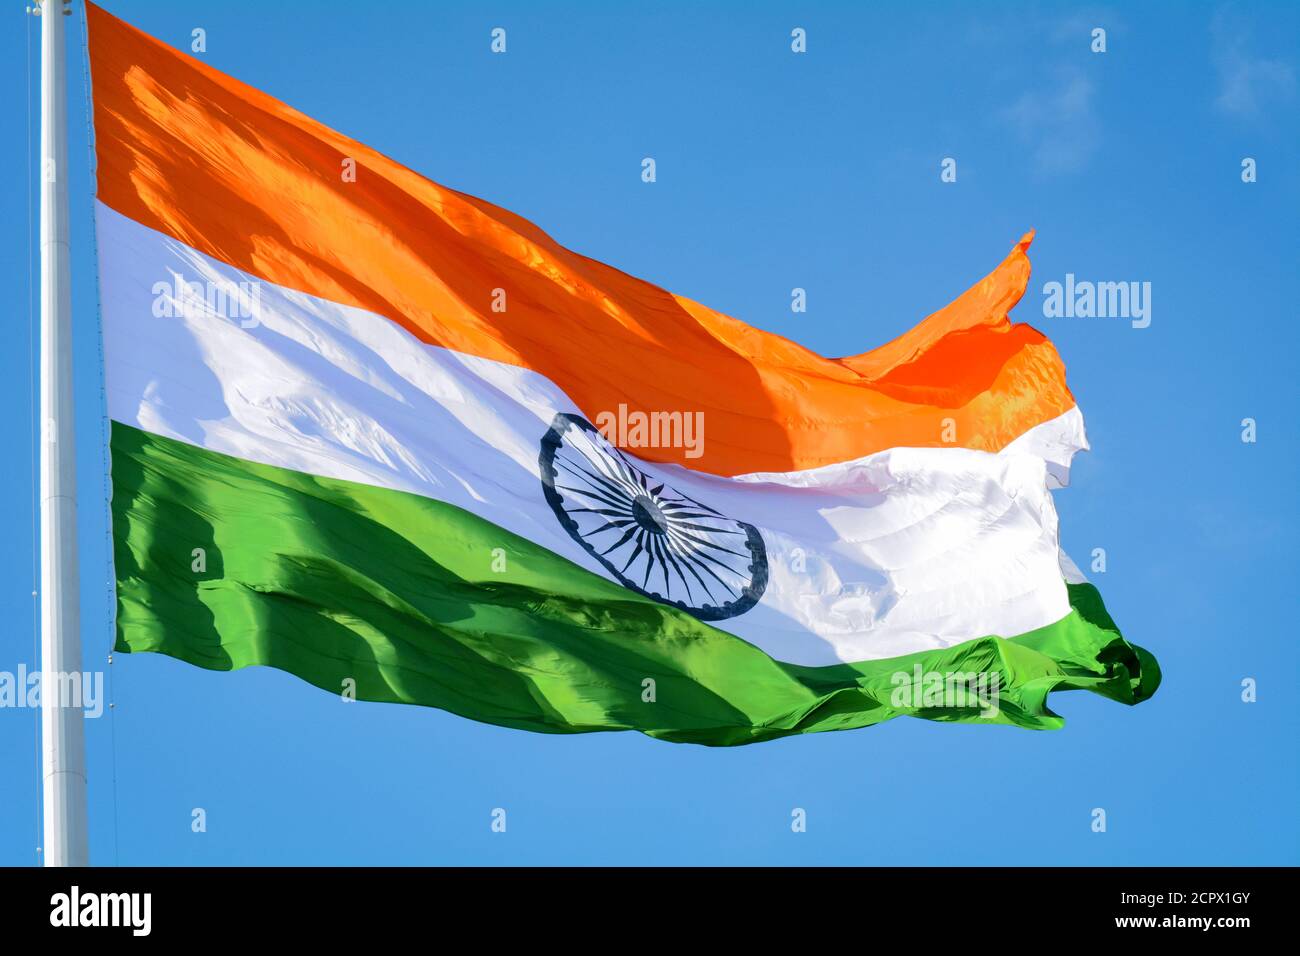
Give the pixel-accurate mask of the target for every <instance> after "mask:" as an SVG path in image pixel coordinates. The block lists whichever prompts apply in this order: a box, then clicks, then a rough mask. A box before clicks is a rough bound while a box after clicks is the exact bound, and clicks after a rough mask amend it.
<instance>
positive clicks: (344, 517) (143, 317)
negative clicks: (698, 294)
mask: <svg viewBox="0 0 1300 956" xmlns="http://www.w3.org/2000/svg"><path fill="white" fill-rule="evenodd" d="M87 9H88V16H89V24H90V59H91V72H92V80H93V94H94V121H95V138H96V150H97V160H98V202H97V212H96V215H97V224H98V225H97V228H98V230H99V243H98V246H99V250H100V284H101V299H102V311H103V321H104V336H105V361H106V372H105V375H106V387H107V394H108V409H109V415H110V417H111V419H112V437H111V456H112V468H111V470H112V486H113V501H112V517H113V537H114V560H115V566H116V582H117V647H118V649H119V650H122V651H159V652H162V653H165V654H169V655H171V656H173V657H177V658H180V659H182V660H186V661H189V662H191V663H193V664H197V665H199V666H201V667H206V668H212V669H218V670H225V669H233V668H238V667H244V666H248V665H251V664H263V665H269V666H273V667H278V668H281V669H283V670H286V671H288V672H290V673H293V674H296V675H297V676H299V677H301V678H302V679H304V680H307V681H310V682H311V683H313V684H316V685H318V686H320V687H323V688H325V689H327V690H330V691H333V692H335V693H343V692H348V691H354V692H355V695H356V696H357V697H359V698H361V699H367V700H376V701H400V702H407V703H418V704H425V705H429V706H434V707H440V708H443V709H445V710H448V711H451V712H454V713H457V714H462V715H464V716H467V717H472V718H474V719H477V720H482V721H488V722H490V723H494V724H500V725H504V726H508V727H519V728H525V729H529V730H536V731H546V732H557V733H572V732H585V731H595V730H621V729H635V730H640V731H642V732H644V733H647V734H650V735H652V736H655V737H659V738H663V739H666V740H674V741H690V742H695V743H702V744H714V745H727V744H740V743H749V742H752V741H757V740H766V739H770V738H773V737H780V736H784V735H788V734H795V733H805V732H811V731H819V730H840V729H846V728H850V727H861V726H866V725H869V724H874V723H878V722H879V721H882V720H885V719H888V718H890V717H894V716H897V715H899V714H910V715H913V716H918V717H925V718H930V719H935V720H958V721H972V722H979V721H982V722H987V723H1004V724H1014V725H1018V726H1023V727H1033V728H1052V727H1058V726H1060V725H1061V723H1062V721H1061V719H1060V718H1059V717H1057V716H1056V715H1054V714H1053V713H1052V712H1051V711H1050V710H1049V709H1048V708H1047V706H1046V698H1047V695H1048V693H1049V692H1050V691H1052V690H1055V689H1066V688H1086V689H1089V690H1092V691H1095V692H1096V693H1099V694H1102V695H1104V696H1106V697H1110V698H1113V699H1115V700H1118V701H1123V702H1125V703H1130V704H1132V703H1136V702H1138V701H1141V700H1145V699H1146V698H1147V697H1149V696H1150V695H1151V694H1152V693H1153V692H1154V690H1155V688H1156V685H1157V684H1158V682H1159V670H1158V668H1157V666H1156V663H1155V661H1154V659H1153V658H1152V657H1151V656H1150V655H1149V654H1147V653H1146V652H1145V651H1143V650H1142V649H1140V648H1138V647H1135V646H1133V645H1131V644H1129V643H1128V642H1127V641H1125V640H1124V638H1123V637H1122V636H1121V635H1120V633H1119V631H1118V630H1117V628H1116V627H1115V624H1114V622H1113V621H1112V620H1111V619H1110V617H1109V616H1108V615H1107V613H1106V611H1105V609H1104V608H1103V606H1102V603H1101V600H1100V598H1099V596H1098V595H1097V592H1096V590H1095V589H1094V588H1093V587H1092V586H1091V585H1089V584H1087V583H1086V582H1084V581H1083V579H1082V577H1081V576H1080V575H1078V573H1077V571H1076V570H1075V569H1074V567H1073V565H1072V564H1069V562H1068V559H1063V556H1062V555H1061V554H1060V552H1059V548H1058V543H1057V541H1058V535H1057V522H1056V513H1055V510H1054V507H1053V504H1052V497H1051V494H1050V492H1049V487H1059V486H1060V485H1062V484H1064V483H1065V481H1066V480H1067V479H1068V473H1069V465H1070V460H1071V457H1072V456H1073V454H1074V452H1075V451H1076V450H1079V449H1081V448H1086V447H1087V444H1086V439H1085V438H1084V432H1083V424H1082V418H1081V416H1080V414H1079V411H1078V409H1077V407H1076V406H1075V403H1074V399H1073V398H1072V396H1071V395H1070V393H1069V391H1068V389H1067V388H1066V386H1065V373H1064V368H1063V366H1062V364H1061V361H1060V359H1059V357H1058V356H1057V354H1056V351H1055V349H1053V347H1052V345H1051V343H1049V342H1048V341H1047V340H1046V339H1045V338H1044V337H1043V336H1042V335H1040V334H1039V333H1038V332H1036V331H1034V330H1033V329H1031V328H1030V327H1028V326H1026V325H1015V324H1012V323H1011V322H1010V320H1009V318H1008V312H1009V310H1010V309H1011V308H1012V307H1013V306H1014V305H1015V303H1016V302H1017V301H1018V300H1019V299H1020V296H1021V295H1022V294H1023V292H1024V289H1025V286H1026V283H1027V282H1028V277H1029V260H1028V257H1027V249H1028V246H1029V241H1030V237H1028V236H1027V237H1025V239H1023V240H1022V241H1021V242H1020V243H1018V244H1017V245H1016V246H1015V248H1014V249H1013V250H1012V251H1011V253H1010V255H1009V256H1008V257H1007V258H1006V260H1005V261H1003V263H1002V264H1001V265H999V266H998V267H997V269H995V270H994V271H993V272H992V273H991V274H990V275H989V276H988V277H987V278H985V279H984V280H983V281H981V282H980V283H978V284H977V285H976V286H974V287H973V288H971V289H970V290H969V291H967V292H966V293H965V294H963V295H962V296H961V297H960V298H958V299H957V300H956V301H955V302H953V303H952V304H951V305H949V306H947V307H946V308H944V309H942V310H940V311H939V312H937V313H935V314H933V315H931V316H929V317H928V318H926V319H925V320H924V321H923V322H921V323H920V324H919V325H918V326H917V327H916V328H914V329H913V330H912V331H910V332H908V333H906V334H905V335H903V336H901V337H900V338H898V339H896V340H895V341H893V342H891V343H889V344H888V345H885V346H883V347H881V348H879V349H876V350H875V351H872V352H868V353H865V354H863V355H858V356H853V357H850V358H841V359H827V358H823V357H821V356H818V355H816V354H814V353H812V352H809V351H808V350H806V349H804V348H801V347H800V346H798V345H796V344H794V343H792V342H789V341H787V340H785V339H782V338H780V337H778V336H774V335H771V334H768V333H764V332H761V331H758V330H756V329H753V328H750V327H748V326H746V325H744V324H743V323H741V322H738V321H736V320H734V319H731V318H728V317H727V316H724V315H721V314H719V313H717V312H714V311H712V310H710V309H708V308H706V307H704V306H702V305H699V304H698V303H695V302H692V301H690V300H687V299H684V298H682V297H679V296H674V295H671V294H669V293H667V292H665V291H663V290H662V289H659V288H657V287H655V286H652V285H650V284H648V283H645V282H642V281H640V280H637V279H634V278H632V277H630V276H628V275H626V274H624V273H621V272H619V271H617V270H615V269H613V268H610V267H609V266H606V265H603V264H601V263H599V262H596V261H594V260H591V259H587V258H585V257H583V256H580V255H577V254H575V253H573V252H570V251H569V250H567V249H564V248H563V247H561V246H559V245H558V244H557V243H555V242H554V241H553V240H552V239H551V238H550V237H548V236H547V235H546V234H545V233H543V232H541V231H540V230H539V229H538V228H537V227H535V226H533V225H532V224H531V223H528V222H526V221H525V220H523V219H521V218H519V217H518V216H515V215H513V214H511V213H509V212H506V211H505V210H502V209H499V208H497V207H495V206H492V205H490V204H488V203H485V202H483V201H482V200H479V199H475V198H473V197H469V196H466V195H463V194H461V193H457V192H455V191H453V190H450V189H446V188H444V187H441V186H438V185H436V184H435V183H432V182H430V181H428V180H426V179H424V178H423V177H421V176H419V175H417V174H415V173H413V172H411V171H410V170H408V169H405V168H403V167H402V166H400V165H398V164H397V163H395V162H393V161H392V160H390V159H387V158H386V157H384V156H382V155H381V154H379V153H377V152H375V151H374V150H372V149H369V148H367V147H365V146H363V145H361V144H360V143H356V142H353V141H352V140H349V139H347V138H346V137H343V136H341V135H340V134H338V133H335V132H333V131H332V130H329V129H327V128H325V127H324V126H322V125H320V124H319V123H316V122H315V121H313V120H311V119H309V118H307V117H306V116H303V115H302V114H301V113H298V112H296V111H295V110H292V109H290V108H289V107H287V106H285V105H284V104H282V103H279V102H277V101H276V100H274V99H272V98H270V97H268V96H266V95H265V94H263V93H260V92H258V91H257V90H254V89H252V88H250V87H248V86H245V85H244V84H242V83H239V82H238V81H236V80H234V79H232V78H231V77H228V76H225V75H223V74H221V73H219V72H217V71H216V70H213V69H211V68H210V67H207V66H205V65H203V64H202V63H199V62H197V61H195V60H194V59H192V58H190V57H188V56H186V55H184V54H182V53H179V52H177V51H175V50H172V49H170V48H169V47H167V46H165V45H163V44H161V43H159V42H158V41H156V40H154V39H152V38H151V37H148V36H146V35H145V34H143V33H140V32H139V31H137V30H135V29H134V28H132V27H130V26H128V25H127V24H125V23H123V22H122V21H120V20H117V19H116V18H114V17H112V16H111V15H109V14H107V13H105V12H104V11H103V10H101V9H99V8H98V7H95V6H94V5H91V4H88V5H87ZM349 164H351V167H352V168H353V169H354V170H355V176H354V177H349V176H344V175H342V174H341V173H342V171H343V170H344V169H345V168H346V167H347V166H348V165H349ZM501 303H504V304H505V308H504V310H503V311H497V309H498V308H500V305H501ZM494 306H496V308H494ZM673 413H676V415H677V416H678V417H677V418H676V419H673V418H672V414H673ZM696 413H701V416H700V419H699V420H702V421H703V423H704V424H705V425H707V431H706V432H705V433H704V434H703V435H702V436H701V435H697V436H696V438H697V439H698V438H703V439H704V440H703V441H698V440H697V441H696V442H695V443H693V444H689V443H686V442H679V443H678V444H677V445H675V446H671V447H640V446H638V447H622V448H620V447H618V445H619V443H620V441H621V443H622V444H623V445H624V446H627V445H628V444H636V442H629V441H627V440H625V439H626V438H627V435H626V434H624V432H623V431H621V430H620V429H621V427H622V425H623V424H625V423H627V422H629V421H632V422H636V421H640V422H642V423H644V422H645V421H647V420H649V421H653V422H658V423H659V424H663V425H669V424H670V423H674V422H675V423H676V424H674V425H673V426H672V427H677V428H679V429H680V428H681V427H684V426H685V425H686V424H689V423H690V422H691V421H695V420H697V419H695V418H693V417H692V416H694V415H695V414H696ZM655 414H658V415H659V416H660V418H658V419H654V418H652V417H651V416H653V415H655ZM602 420H603V421H605V422H607V423H608V422H612V421H614V420H617V421H618V422H619V423H620V426H619V427H617V428H613V429H612V431H611V429H610V428H603V429H598V428H597V427H596V425H595V424H593V423H596V424H599V423H601V422H602ZM602 432H603V433H602ZM676 434H678V435H681V434H682V432H681V431H678V432H677V433H676ZM607 436H608V438H607ZM610 438H612V439H613V440H614V441H613V443H611V441H610V440H608V439H610ZM1063 565H1064V570H1063Z"/></svg>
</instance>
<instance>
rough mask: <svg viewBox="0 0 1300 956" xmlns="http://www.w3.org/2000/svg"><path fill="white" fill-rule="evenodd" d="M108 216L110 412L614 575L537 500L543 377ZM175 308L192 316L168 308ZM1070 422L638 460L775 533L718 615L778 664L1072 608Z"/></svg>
mask: <svg viewBox="0 0 1300 956" xmlns="http://www.w3.org/2000/svg"><path fill="white" fill-rule="evenodd" d="M97 217H98V224H99V249H100V260H101V262H100V270H101V279H100V282H101V289H102V300H103V306H102V308H103V320H104V338H105V355H106V364H107V372H106V376H107V389H108V407H109V414H110V416H111V417H112V418H113V419H115V420H117V421H120V422H124V423H126V424H129V425H133V426H136V427H139V428H143V429H145V430H147V431H151V432H155V433H157V434H160V435H165V436H168V437H171V438H176V439H180V440H182V441H185V442H188V443H190V444H193V445H197V446H200V447H203V448H207V449H211V450H213V451H218V452H222V453H225V454H229V455H235V456H238V457H240V458H244V459H248V460H251V461H255V462H261V463H264V464H270V465H277V466H281V467H285V468H292V469H295V470H297V471H303V472H309V473H312V474H317V475H322V476H328V477H332V478H343V479H348V480H351V481H358V482H364V483H367V484H371V485H377V486H381V487H385V488H391V489H397V490H401V491H408V492H413V493H416V494H419V495H424V496H427V497H430V498H435V499H438V500H441V501H445V502H449V503H451V504H454V505H457V506H459V507H461V508H465V509H467V510H469V511H471V512H473V513H475V514H477V515H480V516H481V517H483V518H485V519H487V520H488V521H492V522H494V523H496V524H497V525H500V526H502V527H504V528H506V529H508V530H510V531H512V532H514V533H516V534H519V535H522V536H523V537H526V538H528V539H530V540H532V541H535V542H537V543H538V544H540V545H543V546H544V547H546V548H549V549H550V550H552V551H555V552H557V553H559V554H561V555H563V556H564V557H566V558H569V559H570V560H572V561H575V562H576V563H578V564H579V565H581V566H582V567H584V568H588V569H590V570H591V571H593V572H595V573H598V574H601V575H603V576H606V577H612V576H613V575H611V574H609V573H608V572H607V571H606V570H605V569H604V568H603V567H602V566H601V565H600V564H598V563H597V562H596V560H594V559H593V558H592V557H591V555H590V554H588V553H587V552H586V551H585V550H583V548H582V547H580V546H579V545H578V543H577V542H576V541H575V540H574V538H573V537H571V536H570V534H569V533H568V532H567V531H566V530H565V529H564V527H562V525H561V523H560V521H559V519H558V518H557V517H556V515H555V513H554V512H553V511H552V509H551V507H550V506H549V505H548V504H547V502H546V500H545V497H544V495H543V490H542V482H541V477H540V473H541V470H540V467H539V463H538V456H539V450H540V445H541V439H542V437H543V435H545V434H546V432H547V430H548V427H549V426H550V424H551V422H552V419H553V418H554V416H555V414H556V413H557V412H577V411H578V409H577V408H576V407H575V406H574V404H573V402H572V401H570V400H569V399H568V397H567V396H565V394H564V393H563V392H562V391H561V390H560V389H559V388H557V387H556V386H555V385H554V384H553V383H552V382H550V381H549V380H548V379H546V378H545V377H543V376H541V375H539V374H537V373H535V372H532V371H529V370H527V369H521V368H517V367H514V366H509V365H503V364H501V363H497V362H493V361H489V360H486V359H481V358H476V357H473V356H468V355H463V354H460V353H456V352H452V351H449V350H447V349H442V348H436V347H432V346H428V345H425V344H423V343H421V342H419V341H418V340H417V339H415V338H414V337H413V336H411V335H410V334H409V333H407V332H406V331H405V330H404V329H403V328H401V327H400V326H399V325H397V324H396V323H394V322H390V321H389V320H387V319H385V318H383V317H381V316H376V315H373V314H371V313H368V312H364V311H362V310H360V309H356V308H352V307H349V306H343V305H338V304H336V303H332V302H328V301H325V300H322V299H318V298H315V297H313V296H310V295H307V294H305V293H301V292H295V291H292V290H288V289H284V288H281V287H278V286H275V285H272V284H271V283H267V282H262V281H259V280H255V279H254V278H253V277H251V276H249V275H247V274H245V273H241V272H239V271H238V270H236V269H234V268H232V267H230V266H228V265H226V264H224V263H221V262H218V261H216V260H213V259H210V258H208V257H205V256H203V255H201V254H200V253H198V252H196V251H195V250H193V249H191V248H189V247H188V246H185V245H184V244H182V243H179V242H177V241H175V240H173V239H170V238H168V237H166V236H163V235H161V234H159V233H157V232H155V231H153V230H151V229H148V228H146V227H144V226H141V225H139V224H138V223H135V222H134V221H132V220H129V219H127V218H125V217H123V216H121V215H119V214H118V213H116V212H114V211H112V210H111V209H108V208H107V207H105V206H103V205H102V204H99V205H98V206H97ZM178 277H179V279H181V280H183V281H185V282H198V283H210V284H211V286H206V287H223V288H226V289H232V288H236V287H238V284H239V283H240V282H253V283H256V289H257V293H256V296H257V297H256V300H255V301H253V302H250V303H249V305H250V306H251V308H250V310H249V311H250V312H251V319H252V320H255V321H247V322H244V321H241V317H240V316H239V315H238V310H235V309H227V310H226V311H225V314H217V313H216V312H213V311H209V310H207V309H195V308H191V309H186V308H184V307H183V303H177V302H176V301H175V296H174V294H172V293H170V292H168V291H166V290H168V289H174V288H175V283H176V280H177V278H178ZM166 308H173V309H175V310H176V311H177V312H178V313H180V314H177V315H176V316H174V317H167V316H165V315H163V316H160V315H157V314H155V313H156V312H158V311H165V310H166ZM245 325H248V326H250V327H247V328H245V327H244V326H245ZM599 411H600V410H598V409H591V410H587V414H586V417H587V418H588V419H591V420H593V421H594V420H595V416H596V414H597V413H598V412H599ZM1076 415H1077V413H1076ZM1064 417H1065V416H1063V418H1064ZM1076 427H1077V428H1078V435H1079V437H1080V438H1081V437H1082V431H1081V428H1082V426H1081V422H1079V424H1078V425H1077V426H1076V425H1075V424H1074V419H1069V420H1066V421H1064V422H1063V421H1062V419H1057V420H1056V421H1055V422H1048V423H1046V424H1045V425H1044V426H1040V428H1042V429H1043V431H1042V432H1041V433H1040V434H1038V435H1033V436H1031V435H1026V436H1022V438H1021V439H1018V440H1017V443H1016V445H1018V446H1019V447H1013V448H1012V449H1008V450H1007V451H1005V452H1003V453H1002V454H998V455H993V454H986V453H983V452H975V451H968V450H965V449H917V448H899V449H892V450H889V451H886V452H881V453H879V454H875V455H871V456H868V457H866V458H864V459H861V460H859V461H854V462H848V463H843V464H840V465H835V466H831V467H829V468H821V469H815V470H812V471H807V472H796V473H791V474H785V475H749V476H745V478H744V479H742V480H737V479H728V478H719V477H715V476H711V475H707V474H702V473H698V472H693V471H690V470H688V469H684V468H681V467H678V466H674V465H667V466H665V465H654V464H648V463H644V462H636V464H637V465H638V466H639V467H640V468H641V469H642V470H643V471H644V472H645V473H647V474H648V475H649V476H651V478H652V479H654V480H657V481H665V482H667V483H668V484H669V486H671V488H672V489H676V491H677V492H679V493H681V494H683V495H687V496H690V497H691V498H694V499H696V500H698V501H700V502H703V503H704V504H706V505H708V506H710V507H711V508H713V509H716V510H717V511H719V512H722V513H723V514H725V515H727V516H730V517H732V518H735V519H739V520H741V521H744V522H748V523H750V524H752V525H755V526H757V527H758V528H759V529H760V530H761V533H762V538H763V542H764V544H765V546H766V549H767V554H768V560H769V569H770V581H769V583H768V586H767V589H766V591H765V593H764V594H763V597H762V600H761V601H760V602H759V604H758V605H757V606H756V607H754V608H752V609H751V610H749V611H747V612H745V613H743V614H740V615H738V616H736V617H732V618H728V619H726V620H722V621H720V622H718V626H719V627H721V628H723V629H725V630H727V631H729V632H731V633H733V634H736V635H738V636H739V637H741V638H743V639H745V640H747V641H749V642H751V643H753V644H755V645H757V646H758V647H760V648H762V649H763V650H765V651H766V652H768V653H769V654H771V655H772V656H773V657H775V658H777V659H779V660H784V661H789V662H793V663H798V664H808V665H822V664H830V663H835V662H838V661H858V660H869V659H879V658H886V657H893V656H897V655H901V654H906V653H910V652H913V651H919V650H923V649H927V648H937V647H946V646H951V645H953V644H957V643H960V642H962V641H966V640H969V639H972V638H976V637H982V636H984V635H988V634H1001V635H1005V636H1013V635H1016V634H1021V633H1024V632H1026V631H1029V630H1032V629H1034V628H1037V627H1041V626H1044V625H1047V624H1050V623H1052V622H1054V621H1056V620H1059V619H1060V618H1061V617H1063V616H1064V615H1066V614H1067V613H1068V612H1069V605H1068V601H1067V596H1066V590H1065V585H1064V583H1063V582H1062V579H1061V571H1060V568H1059V566H1058V557H1057V550H1058V549H1057V529H1056V513H1055V510H1054V509H1053V506H1052V500H1051V495H1050V494H1049V492H1048V490H1047V479H1048V474H1049V471H1050V469H1051V467H1052V465H1059V464H1060V461H1059V459H1060V457H1061V456H1060V454H1058V453H1057V452H1056V451H1054V450H1059V449H1060V448H1063V447H1064V443H1063V441H1062V438H1061V436H1062V434H1065V435H1067V437H1068V435H1069V434H1070V433H1071V432H1070V431H1069V430H1070V429H1074V428H1076ZM1034 449H1038V450H1040V453H1039V454H1034V453H1030V451H1032V450H1034ZM1042 449H1047V450H1048V451H1047V452H1046V453H1045V454H1046V455H1047V459H1050V461H1051V464H1049V463H1048V461H1047V460H1045V458H1044V457H1043V454H1044V453H1041V450H1042ZM633 461H635V459H633ZM1065 463H1066V464H1067V465H1068V457H1066V458H1065ZM484 560H485V563H486V562H490V560H491V558H490V556H487V555H485V557H484ZM637 567H638V569H639V567H640V566H637ZM683 577H684V575H683Z"/></svg>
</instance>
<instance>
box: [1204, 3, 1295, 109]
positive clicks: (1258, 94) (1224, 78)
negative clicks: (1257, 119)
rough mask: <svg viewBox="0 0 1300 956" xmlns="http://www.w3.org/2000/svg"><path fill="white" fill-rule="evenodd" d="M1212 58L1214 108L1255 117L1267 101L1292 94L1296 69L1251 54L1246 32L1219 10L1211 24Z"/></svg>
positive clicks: (1275, 60)
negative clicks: (1215, 74)
mask: <svg viewBox="0 0 1300 956" xmlns="http://www.w3.org/2000/svg"><path fill="white" fill-rule="evenodd" d="M1210 41H1211V43H1212V44H1213V51H1212V53H1211V58H1212V60H1213V62H1214V68H1215V70H1216V71H1217V72H1218V75H1219V92H1218V95H1217V96H1216V97H1215V100H1214V105H1215V107H1217V108H1218V109H1219V110H1221V111H1223V112H1225V113H1229V114H1232V115H1234V116H1239V117H1243V118H1251V117H1254V116H1258V115H1259V114H1260V113H1261V112H1262V111H1263V110H1264V109H1265V108H1266V106H1267V104H1268V103H1269V101H1272V100H1277V101H1283V102H1284V101H1287V100H1289V99H1290V98H1291V96H1292V94H1293V93H1294V92H1295V85H1296V81H1295V70H1294V69H1293V68H1292V66H1291V65H1290V64H1289V63H1287V62H1286V61H1285V60H1280V59H1268V58H1267V57H1262V56H1256V55H1253V54H1252V53H1251V51H1250V50H1249V49H1248V47H1249V35H1248V33H1247V31H1246V29H1245V28H1244V27H1243V26H1242V25H1241V24H1240V23H1236V22H1232V21H1230V20H1229V17H1228V16H1227V15H1226V14H1225V13H1223V12H1222V11H1220V12H1219V13H1218V14H1216V15H1215V17H1214V20H1213V21H1212V22H1211V23H1210Z"/></svg>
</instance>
